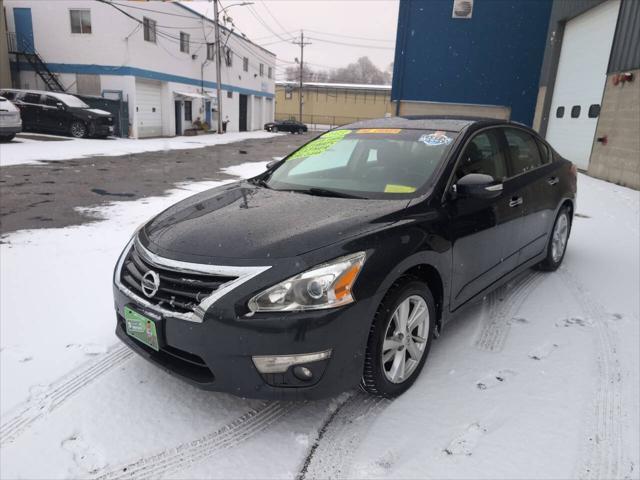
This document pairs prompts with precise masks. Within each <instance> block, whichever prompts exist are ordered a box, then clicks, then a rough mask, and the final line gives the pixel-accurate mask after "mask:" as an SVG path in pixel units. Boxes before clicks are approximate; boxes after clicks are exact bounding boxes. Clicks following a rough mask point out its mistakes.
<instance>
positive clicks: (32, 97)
mask: <svg viewBox="0 0 640 480" xmlns="http://www.w3.org/2000/svg"><path fill="white" fill-rule="evenodd" d="M20 100H21V101H23V102H24V103H35V104H39V103H40V94H37V93H25V94H24V95H23V96H22V98H20Z"/></svg>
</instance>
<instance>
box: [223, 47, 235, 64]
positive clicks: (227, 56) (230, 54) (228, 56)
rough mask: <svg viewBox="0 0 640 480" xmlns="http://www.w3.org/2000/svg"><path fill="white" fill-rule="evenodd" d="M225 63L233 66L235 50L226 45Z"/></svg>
mask: <svg viewBox="0 0 640 480" xmlns="http://www.w3.org/2000/svg"><path fill="white" fill-rule="evenodd" d="M224 64H225V65H226V66H227V67H232V66H233V52H232V51H231V49H230V48H229V47H226V48H225V49H224Z"/></svg>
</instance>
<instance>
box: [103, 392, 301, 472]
mask: <svg viewBox="0 0 640 480" xmlns="http://www.w3.org/2000/svg"><path fill="white" fill-rule="evenodd" d="M301 405H303V404H302V403H301V402H297V403H295V402H286V403H283V402H265V403H263V404H262V405H261V406H259V407H258V408H255V409H253V410H250V411H249V412H247V413H245V414H244V415H242V416H241V417H239V418H237V419H236V420H234V421H233V422H231V423H229V424H227V425H225V426H223V427H222V428H219V429H218V430H216V431H215V432H212V433H209V434H207V435H204V436H202V437H200V438H197V439H195V440H192V441H190V442H184V443H181V444H180V445H177V446H175V447H172V448H169V449H166V450H162V451H160V452H158V453H154V454H151V455H148V456H144V457H141V458H138V459H135V460H133V461H130V462H128V463H126V464H123V465H120V466H119V467H116V468H115V469H112V470H110V471H107V472H104V471H103V472H98V474H97V475H96V476H95V477H93V478H95V479H96V480H114V479H127V478H136V479H139V478H140V479H141V478H160V477H162V476H164V475H166V474H168V473H172V472H175V471H180V470H184V469H185V468H187V467H189V466H190V465H192V464H194V463H196V462H199V461H201V460H204V459H205V458H208V457H211V456H213V455H215V454H218V453H220V452H222V451H224V450H226V449H229V448H233V447H236V446H238V445H239V444H240V443H242V442H245V441H247V440H249V439H250V438H252V437H253V436H255V435H257V434H258V433H260V432H262V431H263V430H265V429H267V428H268V427H269V426H271V425H272V424H273V423H275V422H277V421H278V420H280V419H281V418H283V417H284V416H285V415H287V414H289V413H290V412H291V411H292V410H294V409H295V408H298V407H300V406H301Z"/></svg>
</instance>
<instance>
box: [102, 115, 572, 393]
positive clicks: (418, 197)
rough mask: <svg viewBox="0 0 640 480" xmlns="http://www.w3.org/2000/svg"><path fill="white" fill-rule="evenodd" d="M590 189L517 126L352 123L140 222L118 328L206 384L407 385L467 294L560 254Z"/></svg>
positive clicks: (245, 389) (251, 387)
mask: <svg viewBox="0 0 640 480" xmlns="http://www.w3.org/2000/svg"><path fill="white" fill-rule="evenodd" d="M575 199H576V168H575V166H574V165H573V164H572V163H571V162H569V161H567V160H565V159H564V158H562V157H561V156H560V155H558V153H557V152H555V151H554V150H553V148H552V147H551V146H550V145H549V144H548V143H547V142H545V141H544V140H543V139H542V138H540V137H539V136H538V135H537V134H536V133H535V132H534V131H533V130H531V129H529V128H527V127H525V126H523V125H520V124H516V123H510V122H504V121H498V120H488V119H466V118H433V117H394V118H384V119H379V120H368V121H363V122H358V123H354V124H351V125H346V126H343V127H340V128H338V129H334V130H331V131H328V132H326V133H324V134H322V135H320V136H318V137H317V138H315V139H313V140H311V141H310V142H308V143H306V144H305V145H303V146H302V147H301V148H299V149H297V150H295V151H293V152H291V153H290V154H289V155H288V156H286V157H284V158H283V159H282V160H280V161H278V162H276V163H274V164H270V165H269V166H268V168H267V170H266V171H265V172H264V173H262V174H260V175H258V176H257V177H255V178H251V179H248V180H243V181H239V182H236V183H232V184H227V185H225V186H222V187H218V188H215V189H212V190H209V191H206V192H203V193H200V194H197V195H194V196H193V197H191V198H189V199H187V200H184V201H182V202H179V203H177V204H175V205H174V206H172V207H170V208H168V209H167V210H165V211H164V212H162V213H160V214H159V215H157V216H156V217H154V218H152V219H151V220H150V221H149V222H147V223H146V224H145V225H143V226H142V227H141V228H139V229H138V231H136V232H135V234H134V236H133V238H132V239H131V240H130V242H129V243H128V244H127V245H126V247H125V248H124V251H123V252H122V255H121V256H120V258H119V260H118V262H117V265H116V268H115V273H114V293H115V306H116V311H117V322H116V333H117V335H118V337H119V338H120V339H121V340H122V341H123V342H124V343H126V344H127V345H128V346H129V347H130V348H131V349H133V350H134V351H136V352H137V353H139V354H140V355H142V356H143V357H145V358H147V359H148V360H150V361H152V362H153V363H155V364H157V365H159V366H160V367H163V368H165V369H166V370H168V371H169V372H171V373H173V374H175V375H177V376H179V377H181V378H182V379H184V380H186V381H188V382H191V383H192V384H195V385H197V386H199V387H201V388H204V389H208V390H215V391H224V392H230V393H233V394H236V395H240V396H246V397H257V398H289V399H312V398H321V397H326V396H330V395H334V394H336V393H338V392H341V391H344V390H347V389H350V388H352V387H354V386H357V385H360V387H361V388H362V389H364V390H365V391H367V392H369V393H371V394H373V395H378V396H385V397H391V396H395V395H399V394H401V393H402V392H404V391H406V390H407V389H408V388H409V387H410V386H411V385H412V384H413V382H414V381H415V380H416V378H417V377H418V375H419V374H420V371H421V370H422V368H423V365H424V363H425V361H426V359H427V355H428V353H429V349H430V346H431V343H432V341H433V339H434V338H437V337H438V335H439V334H440V333H441V332H442V329H443V327H444V326H445V324H446V323H447V321H449V320H450V319H451V318H452V317H453V316H454V314H455V312H456V311H458V310H459V309H460V308H461V307H462V306H463V305H465V304H467V303H468V302H471V301H473V300H474V299H478V298H481V297H482V296H484V295H485V294H486V293H487V292H489V291H490V290H492V289H494V288H496V287H497V286H499V285H501V284H503V283H504V282H506V281H508V280H509V279H511V278H513V277H514V276H515V275H518V274H519V273H521V272H523V271H524V270H526V269H529V268H531V267H534V268H538V269H541V270H548V271H552V270H555V269H557V268H558V266H559V265H560V264H561V263H562V260H563V257H564V255H565V251H566V247H567V241H568V239H569V234H570V231H571V224H572V219H573V213H574V211H575Z"/></svg>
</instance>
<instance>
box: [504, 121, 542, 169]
mask: <svg viewBox="0 0 640 480" xmlns="http://www.w3.org/2000/svg"><path fill="white" fill-rule="evenodd" d="M504 136H505V139H506V141H507V146H508V149H509V159H510V162H511V173H512V175H519V174H521V173H524V172H528V171H529V170H533V169H534V168H537V167H539V166H540V165H542V159H541V157H540V150H538V146H537V144H536V141H535V139H534V138H533V136H531V135H530V134H528V133H527V132H525V131H524V130H519V129H516V128H505V129H504Z"/></svg>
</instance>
